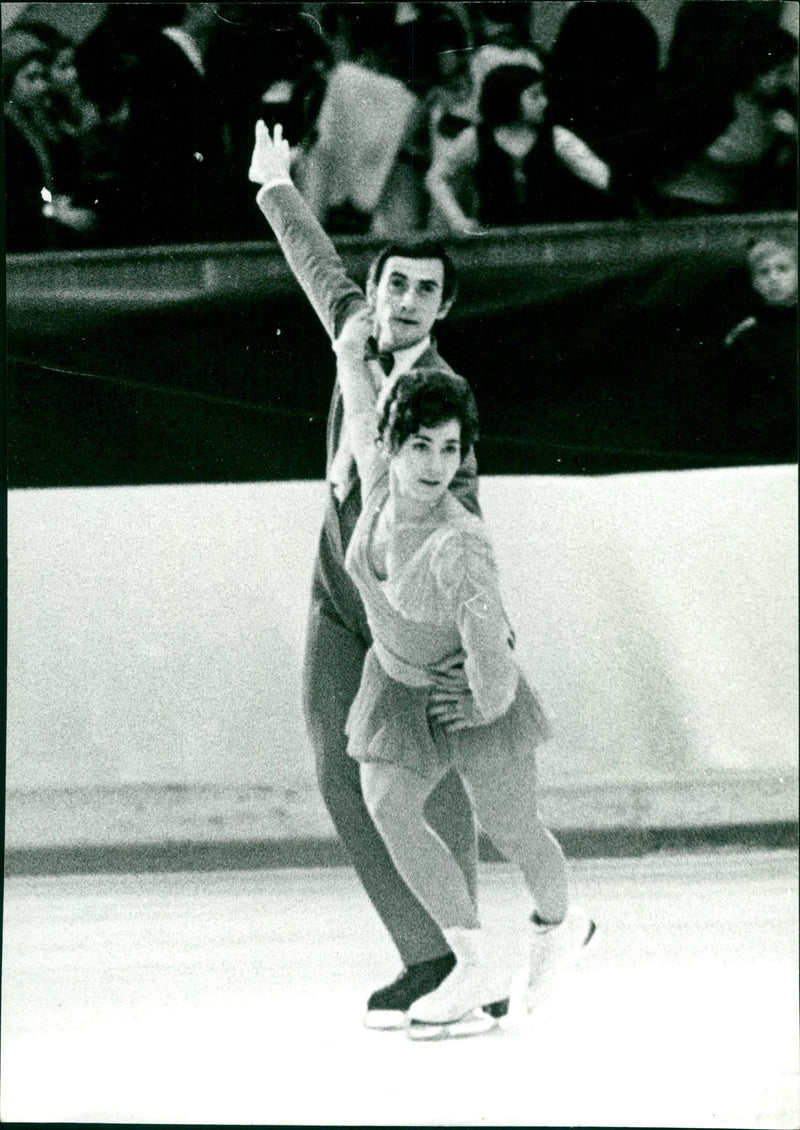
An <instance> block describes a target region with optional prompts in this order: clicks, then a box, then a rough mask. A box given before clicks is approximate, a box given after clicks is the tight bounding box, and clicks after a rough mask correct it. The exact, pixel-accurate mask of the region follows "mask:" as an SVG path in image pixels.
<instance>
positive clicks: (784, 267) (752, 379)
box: [723, 239, 797, 463]
mask: <svg viewBox="0 0 800 1130" xmlns="http://www.w3.org/2000/svg"><path fill="white" fill-rule="evenodd" d="M747 258H748V266H749V268H750V281H751V285H752V290H753V303H754V304H753V312H752V314H750V315H749V316H748V317H746V318H744V319H743V320H742V321H740V322H739V323H738V324H737V325H736V326H734V328H733V329H732V330H731V331H730V333H729V334H728V335H727V337H726V338H725V342H724V346H723V356H724V365H723V372H724V377H725V403H726V408H727V412H726V420H725V429H726V432H727V436H728V444H729V445H730V447H731V448H732V450H733V452H734V453H735V454H736V455H738V456H741V457H746V458H747V459H748V460H751V459H752V460H756V461H758V462H766V463H770V462H794V461H796V459H797V252H796V250H795V249H794V248H792V247H789V246H788V245H785V244H783V243H780V242H778V241H777V240H774V239H761V240H758V241H757V242H755V243H754V244H753V245H752V246H751V248H750V250H749V253H748V257H747Z"/></svg>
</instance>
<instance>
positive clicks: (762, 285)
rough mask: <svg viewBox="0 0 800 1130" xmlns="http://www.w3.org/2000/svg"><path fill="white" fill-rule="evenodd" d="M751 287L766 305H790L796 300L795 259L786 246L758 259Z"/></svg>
mask: <svg viewBox="0 0 800 1130" xmlns="http://www.w3.org/2000/svg"><path fill="white" fill-rule="evenodd" d="M753 289H754V290H755V291H756V293H757V294H759V295H760V296H761V297H762V298H763V299H764V301H765V302H766V304H767V305H768V306H792V305H793V304H794V303H795V302H796V301H797V260H796V259H795V257H794V255H792V253H791V251H789V249H788V248H787V249H786V250H785V251H773V252H771V253H770V254H769V255H764V256H763V258H761V259H759V260H758V263H757V264H756V265H755V266H754V267H753Z"/></svg>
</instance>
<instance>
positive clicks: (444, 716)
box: [428, 651, 479, 733]
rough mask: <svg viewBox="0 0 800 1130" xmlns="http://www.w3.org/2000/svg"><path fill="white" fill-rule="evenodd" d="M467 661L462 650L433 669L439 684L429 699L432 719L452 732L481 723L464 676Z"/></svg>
mask: <svg viewBox="0 0 800 1130" xmlns="http://www.w3.org/2000/svg"><path fill="white" fill-rule="evenodd" d="M465 659H466V655H465V654H464V652H463V651H458V652H456V653H455V655H451V656H449V658H447V659H445V660H443V661H442V662H441V663H440V664H439V665H438V666H437V667H434V668H433V674H434V680H435V681H434V685H433V686H432V687H431V692H430V696H429V698H428V717H429V718H431V719H433V720H434V721H436V722H438V723H439V725H440V726H441V727H442V728H443V729H445V730H447V732H448V733H455V732H456V731H458V730H465V729H466V728H467V727H468V726H474V725H476V724H478V723H479V719H478V718H477V716H476V714H475V702H474V699H473V697H472V693H471V691H470V689H469V684H468V682H467V676H466V675H465V673H464V660H465Z"/></svg>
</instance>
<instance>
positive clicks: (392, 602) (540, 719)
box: [345, 449, 549, 776]
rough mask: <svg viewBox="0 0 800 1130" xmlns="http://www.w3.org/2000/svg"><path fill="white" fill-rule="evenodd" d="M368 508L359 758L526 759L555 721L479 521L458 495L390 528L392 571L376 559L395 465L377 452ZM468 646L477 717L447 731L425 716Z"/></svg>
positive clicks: (352, 743)
mask: <svg viewBox="0 0 800 1130" xmlns="http://www.w3.org/2000/svg"><path fill="white" fill-rule="evenodd" d="M362 485H363V497H364V502H363V509H362V512H361V515H360V517H359V520H358V523H357V525H356V528H355V530H354V532H353V537H352V540H351V542H350V546H349V549H348V552H347V557H346V560H345V565H346V568H347V570H348V572H349V574H350V576H351V577H352V578H353V581H354V582H355V584H356V587H357V588H358V590H359V593H360V595H361V598H362V600H363V602H364V606H365V608H366V612H367V619H368V621H369V625H370V630H371V632H372V636H373V645H372V647H371V649H370V651H369V652H368V654H367V658H366V663H365V665H364V672H363V676H362V680H361V686H360V689H359V692H358V694H357V696H356V699H355V701H354V703H353V706H352V708H351V710H350V715H349V718H348V722H347V735H348V752H349V753H350V755H351V756H352V757H354V758H355V759H356V760H357V761H390V762H393V763H397V764H402V765H404V766H406V767H407V768H409V769H412V770H414V771H415V772H418V773H421V774H423V775H425V776H427V775H429V774H432V773H436V772H438V771H439V770H440V769H441V768H442V767H443V766H449V765H454V766H455V767H456V768H458V766H459V764H461V763H462V762H463V761H464V759H468V758H469V756H470V752H471V751H472V750H475V749H480V750H481V752H482V753H486V752H487V750H489V749H493V750H494V751H495V752H496V756H497V758H498V762H499V763H502V759H504V758H519V757H525V758H530V757H533V756H534V750H535V748H536V746H537V745H538V744H539V743H540V742H542V741H543V740H545V739H546V738H547V737H548V736H549V726H548V723H547V720H546V718H545V716H544V713H543V711H542V708H541V706H540V704H539V702H538V701H537V699H536V697H535V695H534V694H533V692H532V691H531V689H530V687H529V686H528V684H527V682H526V680H525V678H524V677H523V676H522V674H521V672H520V670H519V668H518V666H517V664H516V661H515V658H514V652H513V634H512V632H511V629H510V626H509V622H508V619H507V617H506V614H505V611H504V609H503V604H502V599H501V595H500V587H499V579H498V571H497V566H496V564H495V560H494V555H493V552H492V546H491V543H490V541H489V538H488V536H487V533H486V529H485V526H484V523H483V522H482V521H481V519H480V518H477V517H476V516H475V515H473V514H470V513H469V512H468V511H467V510H466V509H465V508H464V507H463V506H462V505H461V504H460V503H459V502H458V501H457V499H455V498H454V497H453V496H452V495H451V494H450V492H449V491H448V492H446V493H445V495H444V496H443V497H442V498H441V499H440V500H439V502H437V503H436V504H435V505H434V507H433V508H432V509H431V510H430V511H429V512H428V513H427V514H426V515H425V517H424V518H423V519H420V520H417V521H413V522H407V521H403V522H399V523H397V524H396V525H394V526H392V527H391V529H390V531H389V541H388V546H387V557H386V562H387V568H386V573H387V575H386V577H385V578H382V577H380V576H378V574H377V573H376V571H375V569H374V568H373V565H372V562H371V560H370V545H371V539H372V536H373V531H374V529H375V526H376V523H377V520H378V517H379V515H380V513H381V511H382V509H383V507H384V506H385V504H386V502H387V500H388V498H389V461H388V459H387V457H386V456H385V455H384V454H382V453H381V451H380V450H379V449H376V452H375V456H374V458H370V461H369V466H368V468H367V473H366V474H364V473H363V472H362ZM459 651H463V652H464V654H465V656H466V660H465V667H464V669H465V675H466V679H467V682H468V684H469V688H470V690H471V692H472V696H473V701H474V706H475V713H476V719H475V720H476V724H475V725H471V726H470V727H469V728H468V729H466V730H462V731H459V732H456V733H451V734H448V733H446V732H445V731H444V730H443V729H442V727H441V726H440V725H439V724H438V723H436V722H431V721H429V719H428V716H427V705H428V697H429V693H430V688H431V686H432V685H433V682H434V678H433V668H434V667H435V666H436V665H437V664H439V663H441V662H442V661H443V660H444V659H447V658H448V657H450V656H453V655H455V654H456V653H458V652H459Z"/></svg>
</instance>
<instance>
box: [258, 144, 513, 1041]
mask: <svg viewBox="0 0 800 1130" xmlns="http://www.w3.org/2000/svg"><path fill="white" fill-rule="evenodd" d="M290 160H291V155H290V150H289V146H288V143H287V142H286V141H285V140H284V138H283V136H282V129H281V126H280V125H278V126H276V127H275V130H274V133H273V135H272V136H270V133H269V131H268V129H267V128H266V126H265V125H264V123H263V122H259V123H258V124H257V126H256V142H255V148H254V150H253V157H252V162H251V166H250V172H249V177H250V180H251V181H253V182H254V183H256V184H259V185H260V186H261V187H260V188H259V190H258V193H257V196H256V201H257V203H258V206H259V207H260V209H261V211H262V212H263V213H264V215H265V217H266V218H267V220H268V221H269V223H270V225H271V226H272V228H273V230H274V232H275V235H276V237H277V239H278V243H279V244H280V247H281V249H282V251H283V253H284V255H285V257H286V260H287V262H288V264H289V266H290V267H291V269H292V271H293V272H294V274H295V277H296V278H297V280H298V282H299V283H300V285H301V286H302V288H303V290H304V291H305V293H306V295H307V297H308V299H309V301H310V302H311V305H312V306H313V307H314V310H315V311H316V313H317V315H318V317H319V319H320V321H321V322H322V324H323V326H324V327H325V329H326V331H327V333H328V335H329V337H330V338H331V340H334V339H335V338H336V337H337V336H338V334H339V332H340V331H341V328H342V326H343V325H344V323H345V322H346V321H347V319H348V318H349V317H350V316H351V315H352V314H353V313H354V312H356V311H357V310H358V309H360V308H363V307H365V306H369V308H370V309H371V311H372V314H373V317H374V326H375V330H374V339H373V341H372V342H371V349H372V353H371V356H370V360H371V361H372V363H373V365H372V367H373V371H374V372H375V373H376V375H377V379H381V380H383V379H388V374H389V373H390V372H391V376H392V379H394V378H395V377H396V376H399V375H400V374H401V373H404V372H407V371H408V370H409V369H412V368H414V367H415V366H428V365H432V366H436V367H437V368H441V367H444V368H448V367H449V366H447V365H446V363H445V362H444V361H443V360H442V358H441V357H440V356H439V354H438V352H437V350H436V345H435V343H434V341H433V338H432V336H431V331H432V329H433V327H434V325H435V323H436V322H437V321H441V319H443V318H445V317H446V316H447V314H448V313H449V311H450V307H451V306H452V304H453V300H454V298H455V276H454V271H453V267H452V264H451V262H450V260H449V258H448V257H447V254H446V252H445V251H444V249H443V248H442V247H440V246H438V245H436V244H430V243H428V244H416V245H414V244H409V245H401V244H392V245H390V246H389V247H386V248H384V250H383V251H382V252H381V253H380V254H379V255H378V257H377V258H376V259H375V261H374V263H373V264H372V267H371V269H370V272H369V278H368V281H367V294H366V296H365V295H364V293H363V292H362V291H361V290H360V288H359V287H358V286H357V285H356V284H355V283H354V282H353V281H352V279H350V278H349V277H348V276H347V273H346V271H345V268H344V264H343V263H342V261H341V259H340V258H339V255H338V254H337V252H336V249H335V248H334V246H333V244H332V243H331V241H330V240H329V239H328V237H327V235H326V234H325V232H324V231H323V230H322V228H321V227H320V225H319V223H318V222H317V220H316V218H315V216H314V215H313V213H312V212H311V210H310V209H309V207H308V206H307V204H306V203H305V201H304V200H303V198H302V196H301V195H300V193H299V192H298V191H297V189H296V188H295V187H294V185H293V184H292V181H291V177H290V175H289V169H290ZM378 366H380V368H378ZM381 370H383V373H386V374H387V376H386V377H385V378H384V377H383V374H382V373H381ZM342 420H343V408H342V397H341V393H340V391H339V388H338V385H336V386H335V387H334V392H333V399H332V402H331V408H330V414H329V417H328V441H327V443H328V458H327V479H328V482H329V487H330V492H329V496H328V502H327V506H326V511H325V518H324V522H323V528H322V534H321V536H320V542H319V550H318V553H317V558H316V562H315V565H314V577H313V582H312V591H311V608H310V613H309V621H308V632H307V638H306V653H305V660H304V673H303V708H304V712H305V716H306V721H307V724H308V728H309V732H310V735H311V740H312V744H313V746H314V752H315V755H316V760H317V777H318V780H319V783H320V788H321V791H322V796H323V799H324V801H325V804H326V806H327V808H328V811H329V812H330V815H331V818H332V820H333V823H334V825H335V827H336V830H337V832H338V834H339V836H340V838H341V840H342V842H343V843H344V845H345V847H346V849H347V851H348V854H349V856H350V859H351V861H352V863H353V866H354V867H355V870H356V873H357V874H358V877H359V879H360V880H361V882H362V884H363V885H364V888H365V890H366V892H367V894H368V896H369V898H370V899H371V901H372V903H373V905H374V907H375V909H376V910H377V912H378V914H379V915H380V917H381V919H382V920H383V923H384V925H385V926H386V928H387V930H388V931H389V933H390V935H391V937H392V940H393V941H394V943H395V945H396V946H397V949H398V951H399V953H400V956H401V958H402V960H403V964H404V969H403V972H402V973H401V974H400V976H399V977H398V978H397V979H396V980H395V981H393V982H392V984H390V985H387V986H386V987H384V988H381V989H378V990H376V991H375V992H374V993H372V995H371V996H370V998H369V1001H368V1003H367V1015H366V1020H365V1023H366V1025H367V1027H370V1028H397V1027H400V1026H401V1025H402V1024H403V1023H404V1015H405V1013H406V1012H407V1010H408V1009H409V1008H410V1006H411V1005H412V1004H413V1003H414V1001H415V1000H418V999H419V998H420V997H422V996H425V995H426V994H427V993H430V992H432V991H433V990H434V989H436V988H438V986H439V985H440V984H441V982H442V981H443V980H444V978H445V977H446V976H447V974H448V973H449V972H450V970H451V969H452V968H453V965H454V964H455V957H454V955H453V953H452V952H451V950H450V949H449V947H448V945H447V942H446V941H445V939H444V936H443V935H442V933H441V931H440V929H439V928H438V926H436V924H435V923H434V921H433V920H432V919H431V918H430V916H429V915H428V913H427V911H425V910H424V909H423V907H422V905H421V904H420V903H419V902H418V900H417V899H416V897H415V896H414V895H413V894H412V893H411V891H410V890H409V889H408V887H407V886H406V885H405V883H404V881H403V880H402V879H401V878H400V875H399V874H398V872H397V870H396V869H395V866H394V864H393V862H392V860H391V858H390V856H389V853H388V851H387V850H386V847H385V845H384V842H383V840H382V838H381V836H380V834H379V833H378V831H377V829H376V828H375V825H374V824H373V822H372V818H371V817H370V815H369V812H368V811H367V807H366V805H365V803H364V797H363V794H362V790H361V782H360V777H359V768H358V764H357V763H356V762H355V761H354V760H353V759H352V758H351V757H350V756H349V755H348V753H347V738H346V735H345V723H346V721H347V715H348V712H349V710H350V706H351V705H352V702H353V700H354V698H355V696H356V692H357V691H358V688H359V685H360V682H361V672H362V667H363V664H364V658H365V656H366V653H367V650H368V649H369V646H370V643H371V638H370V633H369V629H368V627H367V621H366V615H365V612H364V607H363V604H362V602H361V598H360V597H359V595H358V593H357V591H356V588H355V586H354V585H353V582H352V581H351V580H350V578H349V576H348V575H347V573H346V571H345V567H344V555H345V552H346V550H347V546H348V543H349V541H350V537H351V535H352V532H353V529H354V527H355V524H356V521H357V519H358V515H359V514H360V512H361V492H360V483H359V481H358V476H357V472H356V468H355V463H354V460H353V459H352V456H351V455H350V453H349V451H348V446H347V437H346V435H343V434H342V431H343V429H342ZM451 489H452V490H453V491H454V493H455V494H456V496H457V497H458V498H459V500H460V501H461V502H462V503H463V504H464V505H465V506H466V507H467V508H468V509H469V510H471V511H473V512H477V510H478V502H477V469H476V463H475V456H474V454H473V452H472V451H470V452H468V453H466V455H465V458H464V461H463V463H462V465H461V467H460V469H459V472H458V474H457V476H456V479H455V480H454V482H453V485H452V486H451ZM426 815H427V817H428V820H429V822H430V825H431V827H432V828H433V829H434V831H435V832H436V833H437V834H438V835H439V836H440V837H441V839H442V840H444V842H445V843H446V844H447V845H448V846H449V847H450V849H451V851H452V852H453V854H454V855H455V857H456V859H457V860H458V863H459V865H460V866H461V868H462V869H463V871H464V874H465V876H466V878H467V882H468V883H469V886H470V890H471V892H472V893H473V897H474V894H475V890H476V880H477V835H476V830H475V825H474V821H473V817H472V813H471V808H470V804H469V800H468V798H467V796H466V793H465V792H464V788H463V785H462V784H461V782H460V780H459V778H458V777H457V775H456V774H455V773H450V774H448V776H447V777H446V778H445V779H444V781H443V782H442V784H441V785H440V786H439V788H437V790H436V791H435V793H434V795H433V796H432V797H431V801H430V803H429V806H428V809H427V812H426ZM484 1008H485V1011H487V1012H488V1013H489V1015H490V1016H493V1017H499V1016H502V1015H504V1014H505V1012H506V1011H507V1009H508V1002H507V1001H496V1002H491V1003H487V1005H486V1006H484Z"/></svg>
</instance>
